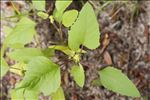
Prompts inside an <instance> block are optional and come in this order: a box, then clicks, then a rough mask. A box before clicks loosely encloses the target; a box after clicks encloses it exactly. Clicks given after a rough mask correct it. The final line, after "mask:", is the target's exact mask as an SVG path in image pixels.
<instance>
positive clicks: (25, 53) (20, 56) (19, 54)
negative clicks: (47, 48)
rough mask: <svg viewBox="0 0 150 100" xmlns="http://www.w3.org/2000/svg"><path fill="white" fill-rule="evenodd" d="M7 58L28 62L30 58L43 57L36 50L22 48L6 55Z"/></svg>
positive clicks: (38, 50) (40, 52)
mask: <svg viewBox="0 0 150 100" xmlns="http://www.w3.org/2000/svg"><path fill="white" fill-rule="evenodd" d="M8 56H9V57H10V58H11V59H13V60H16V61H21V62H28V61H30V60H31V59H32V58H34V57H37V56H44V54H43V53H42V51H41V50H40V49H38V48H23V49H17V50H15V51H13V52H10V53H8Z"/></svg>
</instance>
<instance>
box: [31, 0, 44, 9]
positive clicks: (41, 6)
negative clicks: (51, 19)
mask: <svg viewBox="0 0 150 100" xmlns="http://www.w3.org/2000/svg"><path fill="white" fill-rule="evenodd" d="M32 3H33V7H34V8H35V9H37V10H40V11H45V0H39V1H38V0H32Z"/></svg>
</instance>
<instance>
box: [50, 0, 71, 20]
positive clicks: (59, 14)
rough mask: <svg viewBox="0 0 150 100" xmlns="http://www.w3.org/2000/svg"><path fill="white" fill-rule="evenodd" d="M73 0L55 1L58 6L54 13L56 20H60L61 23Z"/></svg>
mask: <svg viewBox="0 0 150 100" xmlns="http://www.w3.org/2000/svg"><path fill="white" fill-rule="evenodd" d="M71 2H72V0H66V1H63V0H56V3H55V7H56V8H55V10H54V13H53V15H54V18H55V20H56V21H58V22H59V23H60V22H61V20H62V15H63V12H64V10H65V9H66V8H67V7H68V6H69V5H70V4H71Z"/></svg>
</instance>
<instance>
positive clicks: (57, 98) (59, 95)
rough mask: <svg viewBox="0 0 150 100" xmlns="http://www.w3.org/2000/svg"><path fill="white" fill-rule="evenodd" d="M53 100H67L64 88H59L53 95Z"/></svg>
mask: <svg viewBox="0 0 150 100" xmlns="http://www.w3.org/2000/svg"><path fill="white" fill-rule="evenodd" d="M51 97H52V100H65V96H64V91H63V89H62V87H59V88H58V90H57V91H56V92H55V93H52V95H51Z"/></svg>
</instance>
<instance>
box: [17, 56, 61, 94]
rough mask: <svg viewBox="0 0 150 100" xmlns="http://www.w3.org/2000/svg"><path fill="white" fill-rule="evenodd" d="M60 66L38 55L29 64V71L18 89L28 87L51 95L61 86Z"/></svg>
mask: <svg viewBox="0 0 150 100" xmlns="http://www.w3.org/2000/svg"><path fill="white" fill-rule="evenodd" d="M60 81H61V79H60V67H59V66H58V65H56V64H54V63H53V62H52V61H50V60H49V59H48V58H46V57H42V56H39V57H36V58H34V59H32V60H31V61H30V62H29V63H28V64H27V71H26V73H25V77H24V79H23V80H22V82H21V83H20V84H19V86H18V87H17V89H20V88H26V89H27V90H35V91H39V92H43V93H44V95H50V94H51V93H54V92H56V91H57V89H58V88H59V87H60Z"/></svg>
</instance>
